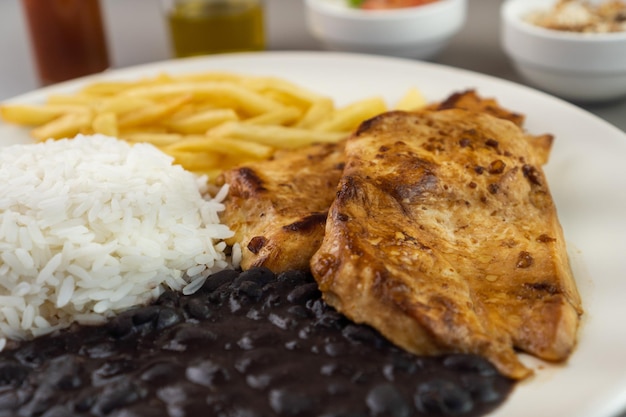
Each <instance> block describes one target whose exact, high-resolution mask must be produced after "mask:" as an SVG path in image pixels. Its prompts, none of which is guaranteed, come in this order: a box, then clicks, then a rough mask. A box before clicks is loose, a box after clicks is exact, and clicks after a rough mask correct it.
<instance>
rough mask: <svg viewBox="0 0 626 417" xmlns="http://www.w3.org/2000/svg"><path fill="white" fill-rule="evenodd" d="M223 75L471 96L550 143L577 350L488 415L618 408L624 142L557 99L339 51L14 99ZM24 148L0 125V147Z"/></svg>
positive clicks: (189, 65) (363, 92)
mask: <svg viewBox="0 0 626 417" xmlns="http://www.w3.org/2000/svg"><path fill="white" fill-rule="evenodd" d="M209 69H213V70H229V71H237V72H242V73H248V74H261V75H274V76H280V77H285V78H287V79H290V80H292V81H294V82H296V83H298V84H301V85H303V86H306V87H308V88H310V89H312V90H314V91H317V92H320V93H326V94H328V95H330V96H332V97H334V98H335V99H336V102H337V104H338V105H341V104H344V103H348V102H350V101H353V100H356V99H359V98H365V97H368V96H372V95H382V96H384V97H385V98H386V99H388V100H389V103H390V105H393V103H394V102H395V100H397V99H399V98H400V97H401V96H402V94H403V93H404V92H405V91H406V90H407V89H408V88H409V87H413V86H414V87H418V88H420V89H421V91H422V92H423V93H424V95H425V96H426V98H427V99H428V100H439V99H443V98H445V97H447V96H448V95H449V94H451V93H453V92H457V91H461V90H464V89H468V88H473V89H476V90H477V91H478V93H479V94H481V95H482V96H485V97H494V98H496V99H497V100H498V101H499V102H500V103H501V104H502V105H503V106H505V107H507V108H509V109H512V110H515V111H517V112H521V113H523V114H525V115H526V116H527V123H526V126H527V128H528V130H529V131H530V132H532V133H545V132H549V133H552V134H554V135H555V136H556V141H555V144H554V148H553V151H552V154H551V159H550V162H549V164H548V165H547V167H546V173H547V176H548V180H549V182H550V187H551V190H552V193H553V196H554V199H555V200H556V204H557V208H558V211H559V216H560V220H561V223H562V225H563V228H564V231H565V236H566V239H567V242H568V245H569V252H570V256H571V260H572V264H573V265H572V266H573V268H574V272H575V275H576V278H577V282H578V286H579V289H580V292H581V294H582V297H583V302H584V307H585V310H586V315H585V317H584V322H583V326H582V328H581V330H580V342H579V345H578V347H577V349H576V351H575V352H574V354H573V356H572V357H571V360H570V361H569V362H568V363H567V364H566V365H563V366H553V365H549V364H545V363H542V362H539V361H536V360H533V359H531V358H528V357H524V358H523V359H524V361H525V362H526V363H527V364H528V365H530V366H532V367H533V368H535V369H536V375H535V376H534V377H533V378H531V379H530V380H528V381H524V382H522V383H520V384H519V385H518V386H517V387H516V388H515V390H514V391H513V393H512V394H511V396H510V398H509V399H508V400H507V401H506V402H505V404H504V405H503V406H502V407H500V408H499V409H498V410H496V412H494V413H493V414H492V416H497V417H528V416H536V417H543V416H551V417H553V416H567V417H592V416H593V417H609V416H614V415H616V414H618V413H619V412H620V411H622V410H623V409H626V326H625V325H624V324H623V323H622V320H624V317H626V236H625V234H624V233H625V231H626V134H624V132H622V131H620V130H619V129H617V128H615V127H613V126H612V125H610V124H608V123H606V122H604V121H602V120H600V119H598V118H597V117H595V116H593V115H591V114H589V113H587V112H585V111H583V110H581V109H579V108H577V107H575V106H572V105H570V104H568V103H566V102H564V101H561V100H559V99H556V98H553V97H551V96H548V95H546V94H543V93H540V92H538V91H535V90H532V89H529V88H526V87H522V86H519V85H516V84H513V83H510V82H507V81H502V80H499V79H495V78H491V77H488V76H484V75H480V74H476V73H471V72H467V71H464V70H458V69H453V68H449V67H443V66H439V65H434V64H428V63H421V62H416V61H410V60H403V59H395V58H381V57H375V56H366V55H351V54H342V53H327V52H319V53H317V52H316V53H308V52H307V53H304V52H303V53H293V52H273V53H250V54H237V55H224V56H215V57H210V58H192V59H186V60H177V61H167V62H161V63H155V64H150V65H144V66H139V67H133V68H128V69H123V70H116V71H111V72H108V73H106V74H102V75H98V76H93V77H88V78H83V79H80V80H76V81H71V82H67V83H63V84H59V85H56V86H53V87H48V88H46V89H41V90H37V91H35V92H32V93H29V94H25V95H22V96H20V97H17V98H15V99H13V100H11V101H18V102H26V103H35V102H42V101H43V99H44V98H45V97H46V96H47V95H48V94H50V93H53V92H54V93H58V92H73V91H76V89H77V88H78V87H79V86H81V85H83V84H84V83H86V82H90V81H94V80H95V79H101V78H107V79H136V78H139V77H144V76H150V75H154V74H158V73H161V72H168V73H180V72H194V71H204V70H209ZM20 142H21V143H24V142H29V138H28V135H27V132H26V130H24V129H22V128H17V127H14V126H7V125H2V124H0V145H6V144H9V143H20ZM0 180H1V179H0Z"/></svg>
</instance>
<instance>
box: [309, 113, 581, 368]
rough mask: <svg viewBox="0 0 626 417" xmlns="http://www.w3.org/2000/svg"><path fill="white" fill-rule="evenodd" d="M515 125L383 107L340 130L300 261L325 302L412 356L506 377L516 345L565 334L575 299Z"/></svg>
mask: <svg viewBox="0 0 626 417" xmlns="http://www.w3.org/2000/svg"><path fill="white" fill-rule="evenodd" d="M535 145H536V144H534V143H533V140H532V138H530V137H528V136H527V135H526V134H525V133H524V132H523V131H522V130H521V129H520V128H519V127H518V126H517V125H516V124H515V123H513V122H511V121H507V120H503V119H500V118H497V117H493V116H490V115H488V114H484V113H477V112H473V111H466V110H461V109H451V110H440V111H426V112H423V113H416V114H410V113H404V112H390V113H385V114H383V115H380V116H378V117H375V118H373V119H370V120H369V121H366V122H365V123H363V124H362V126H361V127H360V128H359V129H358V131H357V132H356V133H355V134H354V135H353V136H352V137H351V138H349V139H348V142H347V143H346V149H345V163H346V165H345V169H344V172H343V175H342V177H341V180H340V182H339V187H338V191H337V195H336V198H335V200H334V201H333V203H332V206H331V209H330V212H329V216H328V219H327V223H326V232H325V236H324V240H323V241H322V245H321V247H320V249H319V251H317V252H316V253H315V255H314V256H313V258H312V260H311V270H312V272H313V275H314V277H315V278H316V280H317V282H318V284H319V286H320V289H321V290H322V292H323V293H324V296H325V299H326V301H327V302H328V303H329V304H331V305H332V306H334V307H335V308H337V310H339V311H340V312H342V313H343V314H345V315H346V316H348V317H349V318H351V319H353V320H354V321H356V322H359V323H367V324H369V325H371V326H373V327H374V328H376V329H378V330H379V331H380V332H381V333H382V334H383V335H385V336H386V337H387V338H388V339H390V340H391V341H392V342H394V343H395V344H397V345H399V346H401V347H403V348H405V349H407V350H409V351H411V352H414V353H416V354H442V353H448V352H465V353H473V354H478V355H482V356H483V357H486V358H487V359H489V360H490V361H491V362H492V363H493V364H494V365H495V366H496V367H497V368H498V369H499V371H500V372H501V373H503V374H504V375H506V376H509V377H511V378H515V379H522V378H524V377H526V376H528V375H529V374H530V372H531V371H530V370H529V369H527V368H526V367H525V366H524V365H523V364H522V363H521V362H520V361H519V359H518V357H517V355H516V353H515V350H514V349H515V348H517V349H520V350H523V351H526V352H529V353H531V354H533V355H536V356H538V357H539V358H543V359H546V360H550V361H561V360H564V359H566V358H567V357H568V356H569V354H570V353H571V352H572V349H573V348H574V346H575V343H576V333H577V327H578V323H579V316H580V315H581V314H582V308H581V302H580V299H579V295H578V292H577V289H576V286H575V283H574V279H573V277H572V272H571V270H570V266H569V263H568V258H567V253H566V247H565V241H564V237H563V232H562V229H561V226H560V224H559V221H558V218H557V213H556V209H555V206H554V203H553V201H552V198H551V196H550V192H549V189H548V185H547V183H546V178H545V176H544V174H543V172H542V169H541V164H542V163H543V162H544V160H545V157H546V153H545V152H544V150H542V149H540V147H539V148H538V147H537V146H535Z"/></svg>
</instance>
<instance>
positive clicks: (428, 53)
mask: <svg viewBox="0 0 626 417" xmlns="http://www.w3.org/2000/svg"><path fill="white" fill-rule="evenodd" d="M466 3H467V0H439V1H436V2H434V3H429V4H425V5H422V6H414V7H407V8H402V9H390V10H361V9H357V8H353V7H350V6H349V5H348V0H305V7H306V18H307V24H308V27H309V30H310V31H311V34H312V35H313V36H314V37H315V38H317V39H318V40H319V41H320V42H321V43H322V44H323V45H324V46H325V47H326V48H328V49H331V50H336V51H345V52H361V53H372V54H380V55H391V56H399V57H407V58H417V59H430V58H432V57H434V56H435V55H436V54H437V53H438V52H439V51H441V49H443V48H444V47H445V46H446V44H447V43H448V41H449V40H450V39H451V38H452V37H453V36H454V35H455V34H456V33H457V32H458V31H459V30H460V29H461V28H462V27H463V25H464V23H465V18H466V8H467V4H466Z"/></svg>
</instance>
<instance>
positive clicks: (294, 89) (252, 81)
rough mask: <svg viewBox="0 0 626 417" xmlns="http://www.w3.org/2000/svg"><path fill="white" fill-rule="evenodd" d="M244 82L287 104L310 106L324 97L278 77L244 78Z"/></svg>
mask: <svg viewBox="0 0 626 417" xmlns="http://www.w3.org/2000/svg"><path fill="white" fill-rule="evenodd" d="M244 84H245V85H247V86H249V87H250V88H252V89H254V90H255V91H258V92H261V93H263V94H270V95H271V96H272V97H274V98H276V99H278V101H281V102H282V103H283V104H285V105H288V106H289V105H291V106H293V105H295V106H299V107H303V108H308V107H309V106H310V105H311V104H312V103H314V102H316V101H318V100H320V99H321V98H323V96H322V95H320V94H318V93H314V92H313V91H311V90H308V89H306V88H304V87H301V86H299V85H296V84H294V83H292V82H290V81H287V80H285V79H282V78H276V77H256V78H249V79H246V80H244Z"/></svg>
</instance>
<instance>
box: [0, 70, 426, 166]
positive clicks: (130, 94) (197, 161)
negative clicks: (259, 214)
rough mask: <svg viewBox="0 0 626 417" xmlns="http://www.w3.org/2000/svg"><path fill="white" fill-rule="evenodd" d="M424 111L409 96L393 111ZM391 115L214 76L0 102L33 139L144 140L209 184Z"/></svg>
mask: <svg viewBox="0 0 626 417" xmlns="http://www.w3.org/2000/svg"><path fill="white" fill-rule="evenodd" d="M425 104H426V103H425V101H424V98H423V97H422V95H421V93H420V91H419V90H417V89H416V88H410V89H408V90H407V92H406V94H405V95H404V96H403V97H402V98H401V99H400V100H399V102H398V103H396V105H395V106H394V107H393V108H394V109H402V110H414V109H418V108H421V107H423V106H425ZM387 110H390V109H389V107H388V105H387V104H386V102H385V100H383V98H382V97H378V96H377V97H368V98H364V99H360V100H357V101H354V102H351V103H349V104H347V105H345V106H342V107H337V106H336V105H335V103H334V101H333V100H332V99H331V98H330V97H328V96H325V95H322V94H318V93H315V92H313V91H310V90H309V89H307V88H304V87H302V86H300V85H296V84H294V83H293V82H290V81H288V80H286V79H282V78H276V77H265V76H247V75H242V74H236V73H230V72H217V71H211V72H204V73H195V74H186V75H168V74H160V75H158V76H155V77H151V78H144V79H140V80H136V81H97V82H93V83H91V84H88V85H86V86H84V87H83V88H82V89H80V90H79V91H77V92H75V93H73V94H51V95H49V96H48V97H47V99H46V102H45V103H42V104H33V105H31V104H16V103H15V104H4V105H2V106H0V117H2V119H3V120H4V121H5V122H7V123H15V124H19V125H23V126H28V127H30V129H31V130H30V134H31V136H32V137H33V138H34V139H35V140H38V141H43V140H47V139H50V138H54V139H60V138H72V137H74V136H75V135H77V134H79V133H82V134H94V133H101V134H105V135H109V136H114V137H117V138H119V139H122V140H125V141H128V142H131V143H137V142H148V143H151V144H153V145H155V146H157V147H158V148H160V149H161V150H162V151H164V152H165V153H167V154H169V155H171V156H172V157H173V158H174V160H175V162H176V163H178V164H180V165H182V166H183V167H184V168H186V169H187V170H190V171H193V172H196V173H200V174H206V175H208V176H209V178H214V177H215V176H217V175H218V174H219V173H220V172H221V171H223V170H225V169H229V168H231V167H233V166H236V165H239V164H242V163H246V162H248V161H255V160H261V159H266V158H269V157H270V156H271V155H272V154H273V153H274V151H275V150H277V149H293V148H298V147H302V146H306V145H309V144H312V143H328V142H337V141H339V140H341V139H343V138H345V137H346V136H347V135H349V134H350V133H351V132H352V131H353V130H354V129H355V128H356V127H357V126H358V125H359V124H360V123H361V122H362V121H363V120H366V119H368V118H370V117H373V116H375V115H377V114H380V113H383V112H385V111H387Z"/></svg>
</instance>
